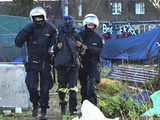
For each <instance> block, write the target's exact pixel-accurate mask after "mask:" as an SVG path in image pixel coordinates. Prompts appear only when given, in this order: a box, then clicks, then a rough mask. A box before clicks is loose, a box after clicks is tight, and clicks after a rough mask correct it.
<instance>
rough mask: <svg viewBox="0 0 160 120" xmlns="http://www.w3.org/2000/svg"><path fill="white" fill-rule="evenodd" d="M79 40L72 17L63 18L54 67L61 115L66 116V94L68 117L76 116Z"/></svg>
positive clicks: (80, 45)
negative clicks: (67, 98) (66, 97)
mask: <svg viewBox="0 0 160 120" xmlns="http://www.w3.org/2000/svg"><path fill="white" fill-rule="evenodd" d="M81 47H82V44H81V39H80V37H79V36H78V33H77V32H76V28H75V23H74V19H73V17H72V16H64V18H63V22H62V25H61V26H60V27H59V34H58V41H57V46H56V47H55V50H54V51H56V52H55V53H56V55H55V67H56V70H57V73H58V92H59V99H60V103H59V104H60V107H61V115H62V116H63V115H65V114H66V105H67V101H66V100H65V96H66V93H69V111H70V115H76V114H77V109H76V106H77V97H76V92H77V87H76V86H77V79H78V73H79V67H80V60H79V53H80V51H81Z"/></svg>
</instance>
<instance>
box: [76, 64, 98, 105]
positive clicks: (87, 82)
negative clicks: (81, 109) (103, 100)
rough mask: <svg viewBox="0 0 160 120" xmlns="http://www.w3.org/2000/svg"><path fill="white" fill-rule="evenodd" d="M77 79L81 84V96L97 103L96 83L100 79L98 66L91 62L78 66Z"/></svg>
mask: <svg viewBox="0 0 160 120" xmlns="http://www.w3.org/2000/svg"><path fill="white" fill-rule="evenodd" d="M79 79H80V84H81V97H82V101H81V102H83V101H84V100H85V99H87V100H89V101H90V102H92V103H93V104H95V105H97V93H96V84H97V83H98V82H99V81H100V70H99V67H98V66H96V65H92V64H85V65H83V68H80V72H79Z"/></svg>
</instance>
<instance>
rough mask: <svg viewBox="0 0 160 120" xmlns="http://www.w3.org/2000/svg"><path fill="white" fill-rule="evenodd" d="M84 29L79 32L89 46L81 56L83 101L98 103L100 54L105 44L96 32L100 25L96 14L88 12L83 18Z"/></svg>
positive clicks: (80, 74)
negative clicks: (97, 88)
mask: <svg viewBox="0 0 160 120" xmlns="http://www.w3.org/2000/svg"><path fill="white" fill-rule="evenodd" d="M83 26H84V30H82V31H81V32H80V33H79V34H80V36H81V38H82V40H83V44H85V45H86V46H87V50H86V53H85V54H84V55H82V56H81V62H82V67H81V68H80V72H79V79H80V84H81V97H82V102H83V101H84V100H85V99H88V100H89V101H90V102H92V103H93V104H95V105H96V104H97V95H96V84H97V83H99V82H100V66H99V62H100V54H101V51H102V49H103V46H104V41H103V39H102V37H101V36H100V35H99V34H98V33H96V32H95V28H96V27H98V26H99V20H98V18H97V16H96V15H94V14H88V15H86V16H85V18H84V20H83Z"/></svg>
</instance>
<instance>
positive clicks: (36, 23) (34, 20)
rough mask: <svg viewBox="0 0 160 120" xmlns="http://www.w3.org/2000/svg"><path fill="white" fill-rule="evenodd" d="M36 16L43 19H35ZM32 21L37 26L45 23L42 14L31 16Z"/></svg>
mask: <svg viewBox="0 0 160 120" xmlns="http://www.w3.org/2000/svg"><path fill="white" fill-rule="evenodd" d="M36 17H40V18H43V20H41V21H36ZM32 18H33V23H35V25H36V26H37V27H42V26H43V25H44V24H45V20H44V16H43V15H40V16H33V17H32Z"/></svg>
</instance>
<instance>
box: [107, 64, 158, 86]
mask: <svg viewBox="0 0 160 120" xmlns="http://www.w3.org/2000/svg"><path fill="white" fill-rule="evenodd" d="M157 76H158V71H157V70H154V69H146V68H145V69H144V68H138V67H132V66H122V65H121V66H117V67H113V68H112V70H111V71H110V73H109V74H108V76H107V78H110V79H117V80H122V81H130V82H137V83H145V82H146V81H147V80H152V79H154V78H156V77H157Z"/></svg>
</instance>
